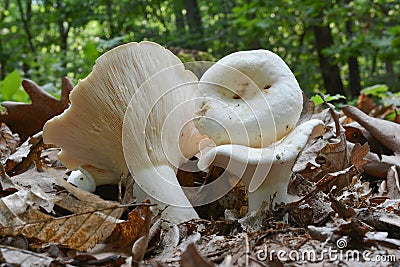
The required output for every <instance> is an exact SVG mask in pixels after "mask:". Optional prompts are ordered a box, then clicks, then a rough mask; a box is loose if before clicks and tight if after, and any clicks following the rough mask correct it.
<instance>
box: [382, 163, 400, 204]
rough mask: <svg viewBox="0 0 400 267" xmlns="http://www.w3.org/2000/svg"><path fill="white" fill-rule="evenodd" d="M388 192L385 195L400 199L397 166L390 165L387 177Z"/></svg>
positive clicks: (399, 181)
mask: <svg viewBox="0 0 400 267" xmlns="http://www.w3.org/2000/svg"><path fill="white" fill-rule="evenodd" d="M386 188H387V193H386V194H385V196H387V197H389V198H391V199H400V180H399V173H398V171H397V168H396V166H392V167H390V169H389V171H388V172H387V177H386Z"/></svg>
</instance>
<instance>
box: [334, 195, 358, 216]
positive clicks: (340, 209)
mask: <svg viewBox="0 0 400 267" xmlns="http://www.w3.org/2000/svg"><path fill="white" fill-rule="evenodd" d="M329 201H330V202H331V207H332V209H333V210H334V211H336V213H337V214H338V215H339V217H340V218H343V219H349V218H351V217H353V216H354V215H355V214H356V212H355V211H354V209H353V208H352V207H348V206H347V205H345V204H343V203H341V202H340V201H338V200H337V199H336V198H335V197H334V196H332V195H331V194H329Z"/></svg>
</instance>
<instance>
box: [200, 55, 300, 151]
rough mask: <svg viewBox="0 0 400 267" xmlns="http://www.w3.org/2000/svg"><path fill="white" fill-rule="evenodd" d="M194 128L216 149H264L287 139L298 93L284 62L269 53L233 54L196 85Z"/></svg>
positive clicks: (297, 106)
mask: <svg viewBox="0 0 400 267" xmlns="http://www.w3.org/2000/svg"><path fill="white" fill-rule="evenodd" d="M199 91H200V92H199V94H200V97H199V100H198V102H197V108H196V115H197V116H198V117H197V119H196V121H195V124H196V127H197V128H198V129H199V131H200V133H202V134H206V135H208V136H209V137H210V138H211V139H212V140H213V141H214V142H215V143H216V145H222V144H238V145H245V146H250V147H256V148H258V147H266V146H268V145H270V144H272V143H273V142H275V141H277V140H279V139H281V138H282V137H284V136H286V135H287V134H288V133H289V132H290V131H291V130H292V129H293V128H294V127H295V125H296V123H297V121H298V119H299V117H300V113H301V110H302V92H301V89H300V87H299V84H298V83H297V80H296V78H295V77H294V75H293V73H292V72H291V70H290V69H289V67H288V66H287V65H286V63H285V62H284V61H283V60H282V59H281V58H280V57H279V56H278V55H276V54H274V53H273V52H271V51H268V50H251V51H240V52H236V53H232V54H230V55H228V56H226V57H224V58H222V59H221V60H219V61H218V62H217V63H216V64H214V65H213V66H212V67H211V68H209V69H208V70H207V71H206V72H205V73H204V75H203V76H202V78H201V79H200V84H199Z"/></svg>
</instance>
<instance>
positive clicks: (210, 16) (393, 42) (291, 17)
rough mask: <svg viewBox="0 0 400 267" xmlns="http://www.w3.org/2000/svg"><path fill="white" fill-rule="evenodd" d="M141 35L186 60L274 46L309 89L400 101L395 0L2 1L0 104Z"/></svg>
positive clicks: (56, 83)
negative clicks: (24, 83)
mask: <svg viewBox="0 0 400 267" xmlns="http://www.w3.org/2000/svg"><path fill="white" fill-rule="evenodd" d="M142 40H149V41H154V42H158V43H160V44H162V45H164V46H166V47H167V48H169V49H171V50H172V51H174V52H175V53H177V54H178V56H179V57H180V58H181V59H182V60H183V61H184V62H185V61H186V62H187V61H192V60H210V61H216V60H218V59H219V58H221V57H223V56H225V55H227V54H229V53H232V52H234V51H239V50H249V49H259V48H263V49H269V50H272V51H274V52H275V53H277V54H279V55H280V56H281V57H282V58H283V59H284V60H285V61H286V63H287V64H288V65H289V66H290V68H291V69H292V71H293V72H294V73H295V75H296V77H297V79H298V81H299V83H300V86H301V87H302V89H303V90H304V91H305V92H306V93H307V94H308V95H309V96H310V95H312V94H314V93H315V92H317V91H321V92H323V93H325V94H330V95H336V94H340V95H343V96H347V97H348V99H351V98H354V97H356V96H358V95H359V93H360V91H361V90H362V89H363V88H366V87H370V86H373V85H377V84H379V86H378V88H379V90H378V91H379V92H381V91H382V92H384V94H385V96H388V99H390V100H391V101H395V102H400V101H399V98H400V95H399V91H400V90H399V89H400V56H399V55H400V3H399V2H398V1H395V0H389V1H382V0H373V1H370V0H355V1H350V0H336V1H319V0H318V1H317V0H293V1H292V0H285V1H266V0H229V1H226V0H213V1H204V0H165V1H162V0H133V1H132V0H118V1H117V0H98V1H96V0H87V1H81V0H2V1H1V2H0V78H1V80H2V82H1V83H0V101H3V100H15V101H23V102H29V97H28V95H27V94H26V93H25V91H24V90H23V89H22V88H21V87H20V84H21V80H22V78H29V79H32V80H33V81H35V82H36V83H38V84H39V85H41V86H42V88H43V89H45V90H46V91H48V92H50V93H51V94H53V95H57V94H59V88H60V83H61V78H62V77H63V76H68V77H69V78H71V79H72V80H73V81H74V82H77V81H78V79H81V78H84V77H85V76H86V75H87V74H88V73H89V72H90V71H91V69H92V66H93V64H94V62H95V59H96V58H97V57H98V56H100V55H101V54H102V53H104V52H106V51H107V50H109V49H111V48H113V47H115V46H117V45H119V44H122V43H126V42H131V41H137V42H138V41H142ZM375 88H376V87H375ZM379 92H378V93H379ZM395 104H397V106H399V103H395Z"/></svg>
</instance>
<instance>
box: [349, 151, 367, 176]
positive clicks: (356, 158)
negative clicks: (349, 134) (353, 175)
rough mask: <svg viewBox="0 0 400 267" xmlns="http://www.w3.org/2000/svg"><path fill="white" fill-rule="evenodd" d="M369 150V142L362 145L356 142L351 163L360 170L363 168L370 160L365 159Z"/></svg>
mask: <svg viewBox="0 0 400 267" xmlns="http://www.w3.org/2000/svg"><path fill="white" fill-rule="evenodd" d="M368 152H369V146H368V144H364V145H362V146H361V145H360V144H356V145H355V146H354V147H353V150H352V151H351V156H350V164H351V165H353V166H354V167H356V169H357V170H358V171H361V168H362V167H363V166H364V165H365V164H367V163H368V160H365V159H364V158H365V157H366V156H367V154H368Z"/></svg>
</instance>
